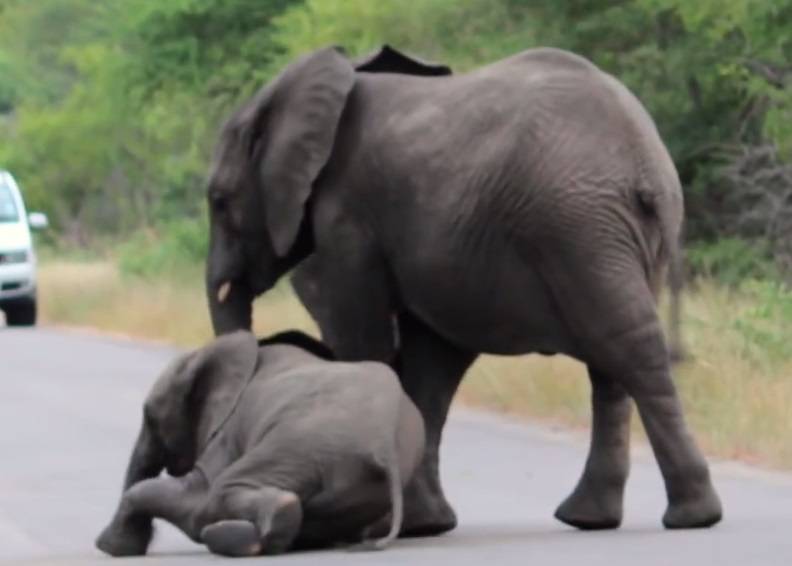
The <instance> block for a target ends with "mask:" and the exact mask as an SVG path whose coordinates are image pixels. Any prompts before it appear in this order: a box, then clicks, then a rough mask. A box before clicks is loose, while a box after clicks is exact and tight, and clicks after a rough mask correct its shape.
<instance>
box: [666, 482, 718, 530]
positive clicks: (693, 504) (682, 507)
mask: <svg viewBox="0 0 792 566" xmlns="http://www.w3.org/2000/svg"><path fill="white" fill-rule="evenodd" d="M722 518H723V507H722V506H721V502H720V498H718V495H717V494H716V493H715V491H714V490H713V489H711V488H708V489H706V490H704V493H702V494H700V495H698V496H696V497H692V498H688V499H685V500H681V501H676V502H672V503H670V504H669V505H668V509H666V512H665V514H664V515H663V525H664V526H665V527H666V528H667V529H702V528H706V527H711V526H712V525H714V524H716V523H718V522H720V520H721V519H722Z"/></svg>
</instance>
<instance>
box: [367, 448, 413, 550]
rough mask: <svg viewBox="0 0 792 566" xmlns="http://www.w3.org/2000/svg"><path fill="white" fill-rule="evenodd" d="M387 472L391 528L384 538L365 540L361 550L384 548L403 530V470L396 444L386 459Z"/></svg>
mask: <svg viewBox="0 0 792 566" xmlns="http://www.w3.org/2000/svg"><path fill="white" fill-rule="evenodd" d="M385 474H386V476H387V480H388V490H389V492H390V504H391V514H390V515H391V524H390V530H389V531H388V533H387V534H386V535H385V536H384V537H382V538H373V539H367V540H364V541H363V542H362V543H361V544H360V545H359V546H358V549H359V550H384V549H386V548H387V547H388V546H390V544H391V543H392V542H393V541H394V540H396V538H397V537H398V536H399V532H400V531H401V527H402V522H403V521H404V493H403V487H402V482H401V470H400V466H399V459H398V451H397V450H396V447H395V446H394V447H393V449H392V450H390V451H389V455H388V456H387V458H386V461H385Z"/></svg>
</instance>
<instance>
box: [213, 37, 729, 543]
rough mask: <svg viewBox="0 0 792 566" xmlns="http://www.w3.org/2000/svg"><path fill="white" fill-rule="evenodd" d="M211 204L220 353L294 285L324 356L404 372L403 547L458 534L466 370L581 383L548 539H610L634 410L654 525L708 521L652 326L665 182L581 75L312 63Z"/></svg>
mask: <svg viewBox="0 0 792 566" xmlns="http://www.w3.org/2000/svg"><path fill="white" fill-rule="evenodd" d="M356 65H357V67H356ZM419 75H424V76H419ZM208 197H209V205H210V219H211V249H210V252H209V256H208V263H207V291H208V298H209V303H210V304H209V306H210V311H211V315H212V320H213V323H214V328H215V331H216V332H217V333H224V332H229V331H232V330H235V329H238V328H249V327H250V323H251V301H252V300H253V299H254V298H255V297H256V296H258V295H259V294H261V293H263V292H265V291H266V290H268V289H269V288H270V287H271V286H272V285H273V284H274V283H275V282H276V281H277V280H278V278H279V277H281V276H282V275H283V274H285V273H286V272H287V271H288V270H290V269H292V268H294V267H297V269H296V272H295V276H294V278H293V285H294V287H295V289H296V291H297V293H298V295H299V297H300V299H301V300H302V302H303V303H304V304H305V305H306V307H307V308H308V310H309V311H310V313H311V315H312V316H313V317H314V318H315V319H316V321H317V322H318V324H319V327H320V329H321V333H322V337H323V339H324V340H325V341H326V342H327V343H328V344H329V345H330V346H331V347H332V349H333V350H334V352H335V353H336V354H337V355H338V356H339V358H340V359H345V360H366V359H368V360H379V361H383V362H388V363H391V364H393V365H394V367H396V368H397V369H398V372H399V375H400V378H401V380H402V383H403V385H404V388H405V390H406V391H407V393H408V394H409V395H410V397H411V398H412V399H413V401H414V402H415V403H416V405H417V406H418V408H419V409H420V411H421V413H422V414H423V417H424V420H425V423H426V428H427V448H426V453H425V456H424V460H423V462H422V464H421V467H420V468H419V470H418V471H417V472H416V475H415V477H414V479H413V481H412V482H411V483H410V484H409V485H408V487H407V490H406V501H405V505H406V507H405V522H404V528H403V534H405V535H425V534H434V533H439V532H443V531H446V530H449V529H452V528H453V527H454V526H455V525H456V517H455V514H454V512H453V510H452V509H451V507H450V506H449V504H448V503H447V501H446V500H445V497H444V495H443V492H442V489H441V486H440V482H439V476H438V447H439V444H440V438H441V433H442V429H443V426H444V423H445V420H446V415H447V411H448V408H449V405H450V403H451V400H452V398H453V396H454V394H455V391H456V389H457V386H458V384H459V382H460V380H461V378H462V376H463V374H464V373H465V371H466V370H467V368H468V367H469V366H470V365H471V364H472V363H473V361H474V360H475V358H476V356H477V355H478V354H479V353H481V352H487V353H494V354H504V355H517V354H527V353H534V352H538V353H543V354H557V353H560V354H566V355H569V356H572V357H574V358H577V359H578V360H581V361H583V362H584V363H585V364H587V366H588V370H589V376H590V379H591V384H592V410H593V427H592V438H591V448H590V453H589V457H588V460H587V462H586V465H585V469H584V471H583V474H582V477H581V479H580V481H579V483H578V485H577V487H576V488H575V489H574V491H573V492H572V494H571V495H570V496H569V497H568V498H567V499H566V500H565V501H564V502H563V503H562V504H561V505H560V507H559V508H558V510H557V512H556V516H557V517H558V518H559V519H560V520H562V521H564V522H566V523H568V524H570V525H574V526H576V527H580V528H590V529H598V528H613V527H616V526H618V525H619V524H620V522H621V520H622V499H623V493H624V486H625V482H626V480H627V475H628V468H629V461H628V459H629V456H628V454H629V449H628V444H629V430H630V413H631V403H630V399H631V398H632V399H633V400H634V401H635V403H636V405H637V407H638V412H639V413H640V416H641V419H642V420H643V423H644V426H645V428H646V430H647V432H648V436H649V440H650V441H651V444H652V448H653V449H654V453H655V455H656V457H657V461H658V463H659V466H660V470H661V472H662V474H663V478H664V480H665V485H666V490H667V495H668V508H667V510H666V512H665V515H664V517H663V522H664V524H665V525H666V526H667V527H669V528H687V527H705V526H710V525H712V524H714V523H717V522H718V521H719V520H720V518H721V503H720V501H719V498H718V496H717V494H716V492H715V490H714V488H713V486H712V484H711V481H710V474H709V471H708V467H707V464H706V462H705V460H704V458H703V457H702V454H701V452H700V451H699V449H698V448H697V446H696V444H695V442H694V440H693V438H692V437H691V434H690V432H689V430H688V427H687V425H686V424H685V420H684V418H683V415H682V410H681V407H680V403H679V399H678V397H677V392H676V389H675V387H674V384H673V382H672V379H671V372H670V366H669V352H668V349H667V347H666V342H665V339H664V336H663V331H662V328H661V324H660V322H659V320H658V316H657V312H656V296H657V293H658V292H659V288H660V287H661V282H662V279H663V274H664V272H665V271H666V268H667V266H668V264H669V263H670V262H671V260H672V258H673V257H674V255H675V250H676V249H677V242H678V238H679V232H680V226H681V222H682V217H683V202H682V192H681V189H680V184H679V179H678V176H677V173H676V170H675V168H674V164H673V163H672V161H671V159H670V157H669V154H668V152H667V151H666V148H665V146H664V145H663V143H662V141H661V139H660V137H659V135H658V133H657V130H656V128H655V125H654V123H653V122H652V120H651V118H650V117H649V116H648V114H647V113H646V111H645V110H644V108H643V107H642V106H641V104H640V102H639V101H638V100H637V99H636V98H635V97H634V96H633V95H632V94H631V93H630V92H629V91H628V90H627V89H626V88H625V87H624V86H623V85H622V84H621V83H620V82H619V81H617V80H616V79H615V78H613V77H612V76H610V75H608V74H606V73H604V72H602V71H600V70H599V69H597V68H596V67H595V66H594V65H592V64H591V63H590V62H588V61H587V60H585V59H583V58H581V57H578V56H576V55H574V54H571V53H568V52H564V51H560V50H556V49H532V50H528V51H524V52H522V53H519V54H517V55H514V56H513V57H510V58H508V59H505V60H502V61H499V62H497V63H494V64H491V65H488V66H486V67H482V68H480V69H478V70H476V71H472V72H470V73H467V74H462V75H451V74H450V71H449V70H448V68H446V67H442V66H428V65H425V64H423V63H421V62H420V61H416V60H413V59H410V58H408V57H406V56H404V55H401V54H399V53H398V52H395V51H394V50H392V49H389V48H385V49H383V50H382V51H381V52H380V53H378V54H375V55H373V56H371V57H369V58H368V59H366V60H365V61H364V62H363V63H355V62H353V61H350V60H349V59H348V58H347V57H346V56H344V54H343V53H341V52H340V51H338V50H336V49H332V48H328V49H323V50H320V51H316V52H314V53H311V54H309V55H307V56H305V57H303V58H301V59H298V60H297V61H295V62H294V63H292V64H291V65H289V66H288V67H287V68H286V69H285V70H284V71H283V72H282V74H281V75H280V76H279V77H277V78H276V79H275V80H273V81H272V82H271V83H270V84H268V85H267V86H266V87H264V88H263V89H262V90H261V91H260V92H259V93H258V94H256V95H255V96H254V97H253V98H252V99H251V100H250V101H249V102H247V103H246V104H245V105H243V106H242V107H241V108H240V109H239V110H238V111H237V112H236V114H235V115H234V116H232V117H231V119H230V120H229V122H228V123H227V125H226V127H225V129H224V131H223V133H222V136H221V139H220V142H219V145H218V150H217V155H216V160H215V164H214V168H213V171H212V174H211V178H210V182H209V188H208ZM229 284H230V287H229ZM394 337H395V338H394Z"/></svg>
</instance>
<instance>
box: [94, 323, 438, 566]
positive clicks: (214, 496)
mask: <svg viewBox="0 0 792 566" xmlns="http://www.w3.org/2000/svg"><path fill="white" fill-rule="evenodd" d="M330 356H331V354H329V351H326V350H325V349H324V347H323V346H322V344H320V343H318V342H315V341H314V340H313V339H312V338H310V337H308V336H306V335H303V334H301V333H298V332H286V333H282V334H279V335H276V336H274V337H271V338H268V339H265V340H262V341H261V342H257V341H256V339H255V337H254V336H253V335H252V334H250V333H249V332H237V333H234V334H230V335H226V336H223V337H221V338H218V339H217V340H215V341H214V342H212V343H211V344H209V345H208V346H206V347H204V348H202V349H200V350H197V351H195V352H193V353H190V354H187V355H184V356H182V357H181V358H179V359H178V360H176V361H175V362H173V363H172V364H171V365H170V366H169V367H168V369H167V370H166V371H165V372H164V374H163V375H162V376H160V378H159V379H158V380H157V381H156V383H155V384H154V386H153V388H152V390H151V393H150V394H149V396H148V399H147V400H146V403H145V406H144V422H143V427H142V429H141V431H140V436H139V437H138V440H137V443H136V445H135V448H134V450H133V452H132V457H131V459H130V462H129V467H128V469H127V473H126V480H125V483H124V493H123V496H122V498H121V502H120V504H119V506H118V510H117V511H116V514H115V516H114V517H113V520H112V522H111V523H110V525H108V526H107V528H105V530H104V531H103V532H102V534H101V535H100V536H99V538H98V539H97V541H96V544H97V546H98V547H99V548H100V549H101V550H103V551H104V552H106V553H108V554H111V555H114V556H129V555H139V554H145V553H146V550H147V548H148V545H149V542H150V541H151V537H152V532H153V527H152V519H153V518H162V519H165V520H166V521H169V522H171V523H173V524H174V525H176V526H177V527H179V528H180V529H181V530H182V531H184V532H185V533H186V534H187V536H189V537H190V538H191V539H193V540H194V541H196V542H201V543H204V544H206V545H207V546H208V548H209V549H210V550H211V551H212V552H215V553H218V554H224V555H227V556H251V555H257V554H276V553H281V552H285V551H286V550H289V549H290V548H295V547H303V548H304V547H316V546H326V545H330V544H334V543H339V542H354V541H359V540H361V538H364V537H365V534H366V531H367V529H368V528H369V527H371V526H372V525H374V524H375V523H378V522H379V521H380V520H382V519H383V518H384V517H386V516H387V515H388V513H390V514H391V528H390V532H389V533H388V534H387V536H385V538H382V539H379V540H370V541H366V544H365V546H366V547H369V548H384V547H385V546H386V545H387V543H389V542H390V541H392V540H393V539H394V538H395V537H396V535H397V534H398V533H399V529H400V527H401V521H402V488H403V487H404V485H405V484H406V483H407V481H408V480H409V479H410V477H411V475H412V473H413V470H414V469H415V467H416V466H417V465H418V463H419V462H420V460H421V458H422V457H423V450H424V426H423V421H422V419H421V416H420V413H419V412H418V410H417V409H416V408H415V406H414V405H413V404H412V402H411V401H410V400H409V398H408V397H407V396H406V395H405V394H404V392H403V391H402V388H401V385H400V383H399V380H398V378H397V376H396V375H395V374H394V373H393V371H392V370H391V369H390V368H389V367H387V366H385V365H384V364H380V363H376V362H359V363H341V362H335V361H331V360H330V359H329V358H330ZM163 468H165V469H167V471H168V473H169V475H168V476H163V477H158V476H159V474H160V472H161V471H162V469H163Z"/></svg>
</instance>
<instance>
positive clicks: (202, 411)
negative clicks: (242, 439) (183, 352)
mask: <svg viewBox="0 0 792 566" xmlns="http://www.w3.org/2000/svg"><path fill="white" fill-rule="evenodd" d="M257 361H258V342H257V341H256V338H255V336H253V334H252V333H250V332H248V331H237V332H234V333H231V334H226V335H224V336H221V337H219V338H217V339H215V340H214V341H213V342H211V343H210V344H209V345H207V346H205V347H204V348H201V349H200V350H197V351H196V352H194V353H192V354H188V355H187V356H184V357H182V358H180V359H179V360H177V361H176V362H174V363H173V364H172V365H171V366H170V367H169V368H168V369H167V370H166V371H165V373H164V374H163V375H162V376H161V377H160V379H159V380H158V381H157V383H156V384H155V386H154V389H153V390H152V393H151V394H150V395H149V399H148V401H147V403H146V404H147V406H148V410H149V413H150V414H151V415H152V416H153V417H154V419H155V420H156V422H157V427H158V431H159V433H160V435H161V436H162V438H163V441H164V442H165V444H166V446H168V445H170V444H171V443H172V442H173V443H178V442H179V441H180V440H174V439H182V438H184V437H185V436H186V435H188V434H189V436H192V437H193V438H194V439H195V440H196V441H197V443H198V446H199V447H200V448H203V447H204V446H205V442H206V441H207V440H208V439H209V437H210V436H211V435H212V434H213V433H214V432H215V431H216V430H217V429H218V428H219V427H220V426H222V424H223V423H224V422H225V421H226V419H227V418H228V417H229V416H230V414H231V413H232V412H233V411H234V409H235V408H236V405H237V403H238V402H239V399H240V398H241V395H242V393H243V392H244V389H245V387H246V386H247V384H248V383H249V381H250V379H251V378H252V377H253V374H254V372H255V370H256V364H257ZM185 429H191V430H185Z"/></svg>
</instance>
